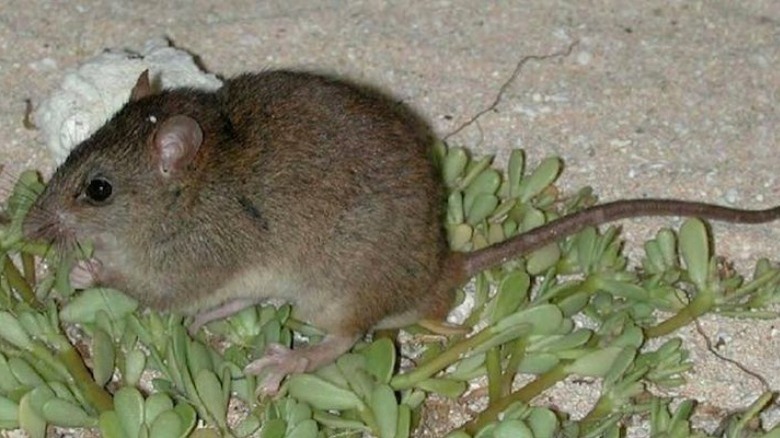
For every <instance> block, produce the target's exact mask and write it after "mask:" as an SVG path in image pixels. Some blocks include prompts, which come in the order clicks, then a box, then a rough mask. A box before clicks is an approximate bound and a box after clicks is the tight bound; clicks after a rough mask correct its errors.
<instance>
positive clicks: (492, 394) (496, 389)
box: [485, 345, 503, 403]
mask: <svg viewBox="0 0 780 438" xmlns="http://www.w3.org/2000/svg"><path fill="white" fill-rule="evenodd" d="M485 367H486V369H487V378H488V403H492V402H494V401H496V400H498V399H499V398H500V397H501V396H502V395H503V394H502V390H503V388H502V387H501V381H502V380H503V379H502V378H501V376H502V374H501V347H500V346H498V345H496V346H495V347H493V348H491V349H490V350H488V351H487V352H486V353H485Z"/></svg>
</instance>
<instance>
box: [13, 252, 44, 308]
mask: <svg viewBox="0 0 780 438" xmlns="http://www.w3.org/2000/svg"><path fill="white" fill-rule="evenodd" d="M3 272H4V273H5V276H6V278H7V279H8V284H10V285H11V287H12V288H14V289H15V290H16V291H17V292H18V293H19V295H20V296H21V298H22V300H23V301H24V302H25V303H27V304H29V305H30V307H32V308H33V309H36V310H42V309H43V306H42V305H41V303H39V302H38V299H37V298H35V292H34V291H33V289H32V286H30V284H29V283H28V282H27V280H25V279H24V276H22V273H21V272H19V269H18V268H17V267H16V265H15V264H14V262H13V261H11V258H10V257H8V256H5V260H4V261H3Z"/></svg>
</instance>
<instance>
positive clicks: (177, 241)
mask: <svg viewBox="0 0 780 438" xmlns="http://www.w3.org/2000/svg"><path fill="white" fill-rule="evenodd" d="M431 144H432V136H431V134H430V132H429V130H428V127H427V125H426V124H425V123H423V122H422V121H421V120H420V119H419V118H417V117H416V116H414V115H413V114H412V113H411V112H410V111H409V110H408V109H406V108H405V107H404V106H402V105H400V104H398V103H394V102H393V101H392V100H390V99H389V98H387V97H385V96H383V95H382V94H381V93H378V92H375V91H372V90H368V89H366V88H363V87H358V86H356V85H352V84H350V83H348V82H345V81H342V80H338V79H333V78H329V77H325V76H320V75H315V74H310V73H301V72H290V71H268V72H264V73H259V74H247V75H242V76H238V77H236V78H234V79H231V80H228V81H227V82H225V85H224V87H222V88H221V89H220V90H218V91H216V92H205V91H195V90H187V89H181V90H170V91H163V92H161V93H158V94H154V93H151V90H150V87H149V78H148V75H147V74H146V73H145V74H143V75H141V77H140V78H139V80H138V83H137V84H136V86H135V87H134V89H133V92H132V95H131V99H130V102H128V104H127V105H126V106H125V107H123V108H122V109H121V110H120V111H119V112H118V113H117V114H116V115H115V116H114V117H113V118H112V119H111V120H110V121H109V122H107V123H106V125H105V126H103V127H102V128H100V130H98V131H97V132H96V133H95V134H94V135H92V136H91V137H90V138H89V139H87V140H86V141H84V142H83V143H81V144H80V145H79V146H78V147H76V148H75V149H74V150H73V152H72V153H71V154H70V156H69V157H68V159H67V160H66V161H65V163H63V165H62V166H60V168H59V169H57V171H56V173H55V174H54V176H53V177H52V178H51V181H50V182H49V184H48V186H47V187H46V189H45V190H44V192H43V193H42V194H41V196H40V197H39V198H38V200H37V201H36V203H35V205H34V206H33V208H32V209H31V211H30V213H29V215H28V216H27V219H26V221H25V223H24V232H25V234H26V235H27V236H28V237H29V238H33V239H45V240H49V241H51V242H53V243H54V244H56V245H59V246H64V247H66V248H73V247H75V246H76V245H77V242H84V241H92V242H93V243H94V254H93V256H92V258H91V259H90V260H87V261H84V262H81V263H80V264H79V265H78V266H77V267H76V268H75V269H74V272H73V273H72V276H71V278H72V280H73V281H74V283H76V284H77V285H78V286H87V285H89V284H95V283H97V284H104V285H108V286H112V287H115V288H118V289H121V290H123V291H125V292H127V293H128V294H129V295H131V296H133V297H135V298H137V299H138V300H139V301H141V302H142V303H144V304H146V305H148V306H151V307H154V308H157V309H163V310H175V311H182V312H186V313H189V314H193V315H196V318H195V322H194V323H193V325H192V328H193V329H195V330H197V328H199V327H200V326H201V325H202V324H204V323H206V322H208V321H210V320H214V319H217V318H222V317H225V316H228V315H230V314H232V313H235V312H237V311H238V310H240V309H242V308H244V307H246V306H249V305H254V304H256V303H258V302H260V301H262V300H264V299H267V298H281V299H283V300H287V301H290V302H294V303H295V304H296V311H297V312H298V316H299V317H300V318H302V319H304V320H306V321H308V322H310V323H312V324H314V325H315V326H317V327H320V328H322V329H324V330H325V331H326V332H327V336H326V337H325V338H324V340H323V341H322V342H321V343H319V344H317V345H313V346H310V347H308V348H301V349H296V350H289V349H287V348H285V347H281V346H272V347H270V348H269V349H268V351H266V353H265V355H264V356H263V357H262V358H261V359H258V360H256V361H255V362H253V363H251V364H250V365H249V366H247V368H246V370H247V372H251V373H260V372H261V371H267V372H268V376H267V377H266V379H265V389H266V390H267V391H269V392H273V391H274V390H275V389H276V388H277V387H278V385H279V383H280V382H281V380H282V379H283V378H284V376H286V375H287V374H290V373H293V372H301V371H304V370H312V369H315V368H317V367H319V366H321V365H323V364H326V363H328V362H330V361H332V360H333V359H335V358H336V357H338V356H339V355H341V354H342V353H344V352H345V351H346V350H348V349H349V348H350V347H351V346H352V344H353V343H354V342H355V340H356V339H358V337H359V336H361V335H362V334H363V333H365V332H366V331H368V330H371V329H372V328H377V327H400V326H404V325H407V324H411V323H413V322H415V321H418V320H420V319H422V318H425V319H433V320H437V319H438V320H441V319H442V318H444V317H445V316H446V314H447V312H448V310H449V308H450V306H451V300H452V296H451V294H452V291H453V289H455V288H456V287H457V286H459V285H461V284H462V283H464V282H465V281H467V280H468V278H470V277H471V276H473V275H475V274H476V273H478V272H479V271H481V270H483V269H485V268H488V267H491V266H496V265H499V264H501V263H502V262H504V261H505V260H506V259H508V258H510V257H518V256H521V255H522V254H524V253H527V252H529V251H532V250H534V249H536V248H539V247H541V246H544V245H546V244H549V243H551V242H554V241H555V240H557V239H559V238H561V237H563V236H565V235H568V234H571V233H574V232H576V231H578V230H581V229H582V228H584V227H585V226H588V225H598V224H600V223H604V222H609V221H613V220H616V219H620V218H626V217H634V216H645V215H685V216H688V215H692V216H700V217H703V218H709V219H718V220H725V221H732V222H766V221H771V220H774V219H777V218H780V207H775V208H773V209H770V210H764V211H755V212H753V211H742V210H733V209H728V208H723V207H717V206H713V205H707V204H698V203H688V202H679V201H666V200H637V201H621V202H617V203H612V204H604V205H602V206H596V207H593V208H590V209H587V210H584V211H582V212H579V213H575V214H573V215H571V216H567V217H564V218H562V219H560V220H557V221H554V222H552V223H550V224H548V225H546V226H544V227H541V228H538V229H535V230H532V231H530V232H527V233H525V234H523V235H520V236H518V237H516V238H513V239H511V240H509V241H507V242H504V243H502V244H499V245H496V246H493V247H490V248H487V249H483V250H480V251H476V252H474V253H469V254H463V253H455V252H452V251H450V250H449V248H448V246H447V240H446V236H445V230H444V227H443V212H444V207H445V205H444V204H445V199H444V188H443V185H442V183H441V179H440V176H439V174H438V171H437V169H436V168H435V166H434V165H433V162H432V160H431V159H430V157H429V152H430V151H429V148H430V145H431Z"/></svg>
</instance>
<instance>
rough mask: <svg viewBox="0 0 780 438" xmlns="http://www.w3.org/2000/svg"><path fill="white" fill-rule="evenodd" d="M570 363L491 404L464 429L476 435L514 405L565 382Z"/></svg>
mask: <svg viewBox="0 0 780 438" xmlns="http://www.w3.org/2000/svg"><path fill="white" fill-rule="evenodd" d="M570 363H571V361H566V362H565V363H560V364H558V365H556V366H555V368H553V369H551V370H550V371H547V372H546V373H544V374H542V375H540V376H538V377H537V378H536V379H535V380H534V381H533V382H531V383H529V384H527V385H525V386H524V387H522V388H520V389H519V390H517V391H516V392H513V393H511V394H509V395H507V396H506V397H502V398H500V399H498V400H496V402H495V403H491V405H490V406H488V408H487V409H485V410H484V411H482V412H481V413H480V414H479V415H478V416H477V418H475V419H473V420H471V421H469V422H468V423H466V425H465V426H463V428H462V429H465V431H466V433H468V434H469V435H472V436H473V435H476V433H477V432H479V430H480V429H482V428H483V427H485V426H486V425H487V424H489V423H492V422H493V421H496V419H497V418H498V415H499V414H500V413H501V412H503V411H504V410H506V408H508V407H509V406H510V405H511V404H512V403H516V402H523V403H528V402H529V401H531V400H532V399H533V398H534V397H536V396H537V395H539V394H541V393H542V392H544V391H545V390H546V389H547V388H550V387H551V386H553V385H555V384H556V383H557V382H559V381H561V380H563V379H564V378H565V377H566V376H567V373H566V366H568V365H569V364H570Z"/></svg>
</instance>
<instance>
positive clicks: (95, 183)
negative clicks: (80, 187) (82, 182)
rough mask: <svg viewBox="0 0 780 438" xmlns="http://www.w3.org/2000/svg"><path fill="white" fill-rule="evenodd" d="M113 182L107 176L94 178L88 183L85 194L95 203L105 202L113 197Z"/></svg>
mask: <svg viewBox="0 0 780 438" xmlns="http://www.w3.org/2000/svg"><path fill="white" fill-rule="evenodd" d="M112 190H113V187H111V183H110V182H108V180H107V179H105V178H94V179H92V180H90V181H89V184H87V188H86V190H84V194H85V195H87V199H89V200H90V201H92V202H95V203H102V202H105V201H106V200H107V199H108V198H110V197H111V191H112Z"/></svg>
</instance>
